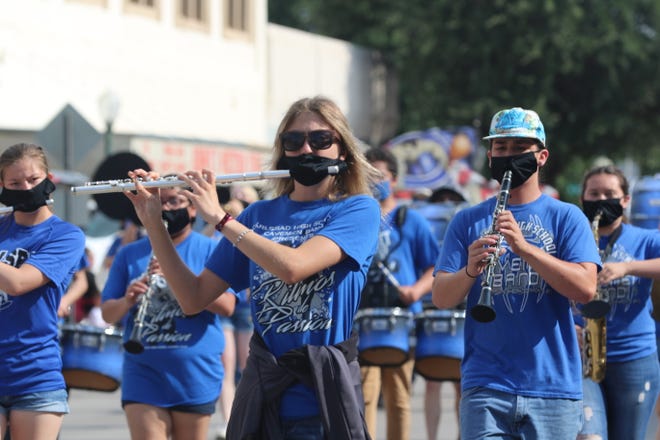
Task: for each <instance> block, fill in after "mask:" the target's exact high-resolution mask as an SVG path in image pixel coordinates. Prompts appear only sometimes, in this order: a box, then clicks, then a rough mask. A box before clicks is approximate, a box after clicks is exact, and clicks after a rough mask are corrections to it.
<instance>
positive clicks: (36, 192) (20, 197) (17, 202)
mask: <svg viewBox="0 0 660 440" xmlns="http://www.w3.org/2000/svg"><path fill="white" fill-rule="evenodd" d="M53 191H55V184H54V183H53V182H51V180H50V179H49V178H47V177H46V178H45V179H44V180H42V181H41V182H40V183H39V184H38V185H37V186H35V187H34V188H32V189H7V188H2V193H0V203H2V204H4V205H5V206H13V207H14V211H22V212H33V211H36V210H37V209H39V208H41V207H42V206H44V205H46V204H47V203H46V202H47V201H48V199H50V194H51V193H52V192H53Z"/></svg>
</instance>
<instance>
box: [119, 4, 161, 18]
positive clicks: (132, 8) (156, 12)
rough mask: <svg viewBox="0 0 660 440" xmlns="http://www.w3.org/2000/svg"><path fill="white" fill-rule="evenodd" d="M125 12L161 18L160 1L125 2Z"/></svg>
mask: <svg viewBox="0 0 660 440" xmlns="http://www.w3.org/2000/svg"><path fill="white" fill-rule="evenodd" d="M124 10H125V11H126V12H127V13H129V14H138V15H144V16H146V17H150V18H155V19H158V18H160V0H124Z"/></svg>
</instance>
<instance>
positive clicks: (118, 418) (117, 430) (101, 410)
mask: <svg viewBox="0 0 660 440" xmlns="http://www.w3.org/2000/svg"><path fill="white" fill-rule="evenodd" d="M423 402H424V380H422V379H421V378H416V380H415V383H414V392H413V398H412V423H411V425H412V429H411V435H410V440H426V428H425V424H424V405H423ZM453 402H454V390H453V386H452V385H451V384H449V383H443V386H442V409H443V410H442V414H441V419H440V434H439V435H438V439H437V440H456V438H457V436H458V434H457V433H458V429H457V426H456V422H455V418H454V414H453V409H452V408H453ZM70 405H71V414H69V415H68V416H66V417H65V418H64V424H63V427H62V433H61V435H60V440H92V439H93V440H124V439H128V438H129V436H128V429H127V428H126V422H125V419H124V413H123V412H122V410H121V407H120V403H119V391H116V392H114V393H103V392H98V391H83V390H77V389H74V390H72V391H71V398H70ZM378 422H379V430H378V435H377V438H376V440H385V415H384V411H383V410H379V414H378ZM212 423H213V425H212V426H213V428H214V429H215V427H216V426H217V425H218V421H217V419H216V418H215V417H214V420H213V422H212ZM657 426H658V423H657V420H656V419H655V417H653V418H652V419H651V422H650V424H649V431H648V432H649V434H648V435H647V436H646V440H654V438H655V437H654V436H653V433H655V430H656V427H657ZM209 440H214V436H213V432H211V433H210V435H209Z"/></svg>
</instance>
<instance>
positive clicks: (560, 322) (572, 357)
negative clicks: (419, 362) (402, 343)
mask: <svg viewBox="0 0 660 440" xmlns="http://www.w3.org/2000/svg"><path fill="white" fill-rule="evenodd" d="M485 139H487V140H489V141H490V148H489V150H488V159H489V161H490V168H491V171H492V174H493V178H495V179H496V180H498V181H500V183H502V180H503V176H504V175H505V171H506V170H510V171H512V178H511V190H510V198H509V201H510V206H506V207H504V209H502V210H501V212H499V213H497V212H496V209H495V208H496V207H498V205H499V203H498V202H499V201H500V200H501V199H504V200H506V197H504V196H505V194H498V196H497V197H495V198H491V199H488V200H486V201H484V202H482V203H479V204H477V205H475V206H473V207H470V208H466V209H463V210H462V211H459V212H458V213H457V214H456V215H455V216H454V218H453V219H452V220H451V222H450V224H449V226H448V229H447V232H446V235H445V240H444V242H443V246H442V249H441V251H440V258H439V260H438V262H437V264H436V272H435V279H434V284H433V302H434V304H435V305H436V306H438V307H439V308H451V307H455V306H456V305H458V304H459V303H461V302H462V301H463V300H464V299H465V298H466V296H467V309H468V312H471V311H472V308H474V307H475V306H476V305H477V304H479V303H480V302H481V301H480V299H481V297H482V295H480V292H482V291H484V289H491V291H492V293H493V295H492V304H490V305H486V304H484V306H487V307H490V308H491V309H492V311H493V312H495V316H496V317H495V319H494V320H492V321H491V322H477V321H476V319H474V317H473V316H467V319H466V322H465V355H464V358H463V362H462V365H461V387H462V395H461V403H460V433H461V438H462V439H482V438H484V437H502V438H503V437H510V436H511V437H515V438H523V439H527V438H529V439H539V438H543V439H546V438H558V439H559V438H561V439H570V438H575V437H576V435H577V433H578V431H579V429H580V425H581V420H582V413H581V408H582V375H581V361H580V350H579V347H578V343H577V338H576V333H575V328H574V325H573V317H572V312H571V300H574V301H576V302H579V303H585V302H587V301H589V300H591V299H592V298H593V297H594V295H595V293H596V272H597V270H598V265H599V263H600V258H599V256H598V252H597V249H596V246H595V243H594V240H593V237H592V233H591V231H590V229H589V224H588V222H587V221H586V219H585V217H584V215H583V214H582V212H580V210H579V209H578V207H577V206H575V205H571V204H568V203H564V202H561V201H559V200H556V199H553V198H551V197H549V196H547V195H545V194H543V193H542V191H541V189H540V186H539V169H540V168H541V167H543V166H544V165H545V164H546V162H547V160H548V155H549V152H548V149H547V148H546V142H545V141H546V139H545V130H544V128H543V124H542V123H541V120H540V119H539V117H538V115H537V114H536V112H534V111H531V110H524V109H522V108H518V107H516V108H511V109H507V110H502V111H500V112H498V113H496V114H495V116H494V117H493V119H492V122H491V126H490V133H489V136H487V137H486V138H485ZM500 192H501V191H500ZM495 214H498V215H495ZM495 216H496V218H495V219H493V217H495ZM491 226H492V229H494V231H497V232H498V233H499V234H501V238H502V239H503V242H501V241H500V240H501V238H500V235H498V234H493V233H491V234H489V235H482V234H483V233H484V231H489V230H490V229H491ZM498 243H502V245H501V246H500V245H498ZM489 256H492V257H491V258H489ZM489 261H491V262H492V263H491V265H490V267H487V265H488V264H489ZM487 270H488V273H490V271H491V270H492V273H493V276H492V278H491V282H490V283H489V284H490V285H488V286H484V285H482V283H483V282H484V279H485V277H484V275H486V274H487V273H486V271H487ZM486 291H487V290H486ZM479 310H481V309H479ZM468 315H470V313H468Z"/></svg>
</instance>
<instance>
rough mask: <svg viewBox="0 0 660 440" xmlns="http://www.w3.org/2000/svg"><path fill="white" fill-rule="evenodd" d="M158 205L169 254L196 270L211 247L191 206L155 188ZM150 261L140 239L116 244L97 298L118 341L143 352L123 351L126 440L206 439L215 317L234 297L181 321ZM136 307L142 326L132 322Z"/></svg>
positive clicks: (218, 342) (215, 356) (217, 348)
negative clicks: (118, 329) (196, 227)
mask: <svg viewBox="0 0 660 440" xmlns="http://www.w3.org/2000/svg"><path fill="white" fill-rule="evenodd" d="M158 203H159V206H162V209H163V211H162V216H161V218H160V223H161V224H163V223H166V224H167V226H166V227H165V226H163V228H167V229H166V230H165V231H166V234H167V237H169V240H171V243H172V245H173V251H174V252H175V253H176V254H177V255H178V258H180V259H181V261H182V262H183V263H184V264H186V266H187V268H189V269H187V270H190V271H192V272H194V273H199V272H201V270H202V269H203V267H204V263H205V262H206V260H207V258H208V257H209V256H210V255H211V253H212V252H213V249H214V248H215V246H216V244H217V243H216V242H215V241H214V240H212V239H211V238H209V237H206V236H204V235H202V234H200V233H197V232H195V231H193V230H192V223H193V222H194V218H195V214H196V212H195V207H194V206H193V205H192V204H191V202H190V200H189V199H188V198H187V197H186V196H185V195H184V194H182V193H181V190H179V189H164V190H162V191H161V192H160V198H159V199H158ZM163 220H164V222H163ZM152 256H153V251H152V249H151V245H150V242H149V239H148V238H141V239H139V240H137V241H135V242H132V243H129V244H127V245H126V246H123V247H122V248H121V249H119V252H118V253H117V255H116V256H115V258H114V261H113V262H112V266H111V268H110V273H109V275H108V279H107V281H106V284H105V286H104V288H103V292H102V305H101V308H102V312H103V319H104V320H105V321H106V322H111V323H118V322H122V323H123V325H124V341H129V340H134V341H135V342H137V343H138V344H140V345H141V346H142V347H143V349H144V351H143V352H141V353H135V354H134V353H130V352H128V351H125V352H124V365H123V371H122V381H121V389H122V391H121V400H122V406H123V408H124V411H125V413H126V419H127V421H128V427H129V430H130V433H131V438H134V439H144V438H149V439H162V440H166V439H168V438H172V439H174V440H177V439H178V440H189V439H194V440H206V439H207V438H208V430H209V425H210V422H211V415H212V414H213V413H214V412H215V404H216V401H217V399H218V396H219V394H220V388H221V385H222V378H223V368H222V363H221V362H220V356H221V354H222V350H223V348H224V338H223V335H222V327H221V324H220V319H219V316H218V314H221V315H225V316H227V315H229V314H231V313H233V310H234V306H235V303H236V298H235V297H234V296H233V295H231V294H227V295H222V296H220V297H219V298H218V299H216V300H215V301H208V302H207V303H206V304H205V305H204V307H201V308H200V309H199V310H197V311H196V312H195V313H194V314H189V315H186V314H184V312H183V311H182V310H181V307H179V304H178V303H177V301H176V298H175V297H174V295H173V294H172V293H171V290H170V286H169V285H168V283H167V282H166V281H165V278H163V276H162V274H163V270H161V268H160V266H159V264H158V260H156V259H154V258H152ZM190 289H192V286H190ZM147 290H150V292H149V295H148V296H147V295H145V293H146V292H147ZM190 291H191V292H192V290H190ZM219 293H221V292H218V294H219ZM139 298H142V300H141V301H140V303H139V304H138V305H136V303H138V299H139ZM143 301H144V304H142V302H143ZM140 307H146V309H143V310H145V312H144V318H143V322H136V320H137V319H136V316H135V315H136V314H137V313H138V311H139V309H140ZM138 319H139V318H138ZM135 326H139V327H138V328H140V327H141V328H142V330H141V331H136V330H135V328H134V327H135ZM133 338H134V339H133Z"/></svg>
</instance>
